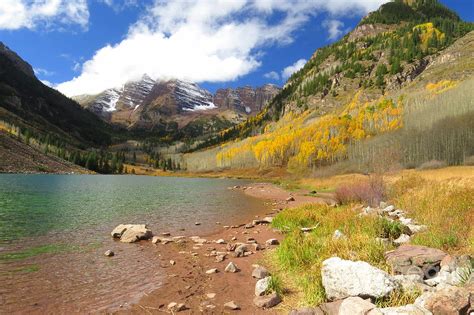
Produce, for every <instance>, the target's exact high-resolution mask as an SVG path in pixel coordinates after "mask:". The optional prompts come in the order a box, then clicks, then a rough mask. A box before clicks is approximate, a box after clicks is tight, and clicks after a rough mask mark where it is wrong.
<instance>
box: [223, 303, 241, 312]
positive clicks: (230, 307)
mask: <svg viewBox="0 0 474 315" xmlns="http://www.w3.org/2000/svg"><path fill="white" fill-rule="evenodd" d="M224 308H225V309H228V310H232V311H236V310H240V306H239V305H237V304H236V303H235V302H234V301H230V302H227V303H225V304H224Z"/></svg>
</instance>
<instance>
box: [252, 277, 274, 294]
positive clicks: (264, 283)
mask: <svg viewBox="0 0 474 315" xmlns="http://www.w3.org/2000/svg"><path fill="white" fill-rule="evenodd" d="M271 279H272V278H271V277H265V278H263V279H260V280H258V281H257V283H256V284H255V295H256V296H261V295H264V294H265V292H266V291H267V290H268V287H269V286H270V281H271Z"/></svg>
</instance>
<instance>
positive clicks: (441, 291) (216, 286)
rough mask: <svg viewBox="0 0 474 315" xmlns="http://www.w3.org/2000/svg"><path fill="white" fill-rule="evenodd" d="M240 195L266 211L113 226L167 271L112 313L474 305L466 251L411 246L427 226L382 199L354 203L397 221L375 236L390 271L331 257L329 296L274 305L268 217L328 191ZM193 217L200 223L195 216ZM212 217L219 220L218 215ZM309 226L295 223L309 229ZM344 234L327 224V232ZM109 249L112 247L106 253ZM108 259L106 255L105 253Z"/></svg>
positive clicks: (273, 243) (267, 188) (298, 313)
mask: <svg viewBox="0 0 474 315" xmlns="http://www.w3.org/2000/svg"><path fill="white" fill-rule="evenodd" d="M230 189H234V190H241V191H244V192H245V193H246V194H249V195H252V196H254V197H258V198H262V199H264V200H266V201H267V202H269V203H270V204H271V206H272V210H271V211H269V212H268V213H264V214H262V215H261V216H258V217H256V218H255V220H253V221H252V222H241V223H240V224H236V225H232V226H223V227H222V229H221V230H220V231H219V232H217V233H214V234H210V235H204V236H190V237H189V236H187V237H185V236H181V235H171V234H170V233H167V232H160V233H156V234H155V235H154V236H152V232H151V231H149V230H148V229H147V228H146V226H127V225H122V226H118V227H117V228H116V229H115V230H114V231H113V232H112V236H113V237H116V238H119V239H120V240H121V241H124V242H135V241H140V240H142V239H147V241H151V242H152V243H153V244H154V245H155V246H157V247H158V248H159V253H160V254H159V255H160V258H161V261H162V262H163V263H162V265H161V266H156V268H160V269H164V270H166V273H167V278H166V280H165V281H164V282H163V285H162V286H161V287H160V288H159V289H157V290H155V291H154V292H152V293H151V294H148V295H146V296H144V297H143V298H142V299H141V300H140V301H139V302H138V303H136V304H133V305H123V306H121V307H120V308H119V309H117V310H115V313H117V314H122V313H123V314H125V313H132V314H143V313H147V314H159V313H171V314H174V313H177V312H180V313H183V314H197V313H206V314H223V313H232V312H241V313H242V314H276V313H283V314H285V313H290V314H292V315H310V314H341V315H342V314H348V315H349V314H351V315H353V314H471V312H472V311H473V306H474V301H473V299H474V297H473V296H474V279H473V276H472V258H471V257H470V256H468V255H459V256H454V255H448V254H447V253H445V252H443V251H441V250H438V249H434V248H429V247H426V246H418V245H411V244H410V239H411V238H412V237H413V236H414V235H415V234H417V233H420V232H422V231H425V230H426V229H427V228H428V227H426V226H424V225H421V224H418V223H417V222H416V221H415V220H413V219H411V218H409V217H408V216H407V214H406V213H405V211H403V210H402V209H397V208H396V207H394V206H393V205H390V204H386V203H383V202H382V203H381V204H380V206H379V207H375V208H373V207H362V206H360V207H359V208H358V210H357V211H359V212H360V213H359V216H361V217H364V216H375V217H379V218H383V219H385V220H387V221H389V222H397V224H401V226H403V231H402V233H401V234H400V235H399V236H398V237H397V238H396V239H390V238H383V237H380V238H377V240H376V241H377V242H380V244H388V243H390V244H391V245H394V246H396V247H395V248H396V249H395V250H387V251H386V253H385V260H386V262H387V264H388V265H389V266H390V270H391V273H388V272H387V271H385V270H381V269H379V268H377V267H375V266H372V265H370V264H369V263H367V262H364V261H354V260H347V259H341V258H339V257H336V256H335V257H331V258H329V259H326V260H325V261H324V262H323V266H322V268H321V271H320V272H321V276H322V283H323V286H324V290H325V294H326V298H327V300H328V302H326V303H324V304H322V305H320V306H318V307H305V308H299V309H293V310H291V309H288V308H287V307H286V306H284V307H281V306H280V305H281V304H280V303H281V302H282V298H283V297H282V296H280V295H279V293H277V292H276V290H275V284H274V283H273V280H272V275H271V272H269V271H268V270H267V268H266V267H265V262H264V259H263V258H264V255H265V253H267V252H269V251H273V250H275V248H276V247H277V246H279V244H280V242H281V241H282V240H283V238H284V231H278V230H274V229H272V228H270V226H269V224H270V223H271V222H272V220H273V218H274V216H275V215H276V214H278V213H279V212H280V211H282V210H283V209H285V208H289V207H295V206H300V205H303V204H307V203H321V204H327V205H334V204H335V201H334V200H333V199H332V198H330V195H324V198H322V197H316V196H312V194H308V193H307V192H297V193H288V192H286V191H285V190H283V189H281V188H279V187H276V186H274V185H271V184H254V185H251V186H248V187H240V186H235V187H231V188H230ZM196 224H200V223H199V222H196ZM217 224H219V223H218V222H217ZM316 228H318V227H317V226H314V227H309V226H308V227H304V228H301V231H300V232H301V233H303V234H305V233H310V232H311V231H312V230H313V229H316ZM345 237H346V236H345V235H344V234H343V233H342V232H341V231H339V230H335V231H334V235H333V238H334V239H344V238H345ZM106 255H108V256H111V255H113V253H110V252H109V253H106ZM111 259H113V258H111ZM411 291H413V292H416V294H418V297H417V298H416V300H415V302H414V303H409V304H405V305H400V306H397V307H382V306H378V305H376V303H377V301H378V300H380V299H384V298H387V297H389V296H391V295H393V294H396V292H411Z"/></svg>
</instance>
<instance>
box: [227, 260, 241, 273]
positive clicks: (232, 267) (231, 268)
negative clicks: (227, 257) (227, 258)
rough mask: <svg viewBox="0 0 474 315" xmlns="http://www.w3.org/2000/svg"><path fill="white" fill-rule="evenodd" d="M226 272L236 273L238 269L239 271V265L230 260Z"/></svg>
mask: <svg viewBox="0 0 474 315" xmlns="http://www.w3.org/2000/svg"><path fill="white" fill-rule="evenodd" d="M224 271H225V272H232V273H235V272H237V271H239V268H237V265H236V264H234V263H233V262H230V263H229V264H228V265H227V267H225V270H224Z"/></svg>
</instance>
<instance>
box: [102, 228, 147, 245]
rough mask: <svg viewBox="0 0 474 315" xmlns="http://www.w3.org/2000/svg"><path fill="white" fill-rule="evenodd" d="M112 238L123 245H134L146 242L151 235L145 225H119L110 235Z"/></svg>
mask: <svg viewBox="0 0 474 315" xmlns="http://www.w3.org/2000/svg"><path fill="white" fill-rule="evenodd" d="M111 235H112V237H113V238H119V239H120V241H121V242H124V243H134V242H137V241H139V240H147V239H149V238H151V237H152V236H153V233H152V232H151V230H150V229H148V227H147V226H146V225H145V224H120V225H118V226H117V227H116V228H115V229H114V230H113V231H112V233H111Z"/></svg>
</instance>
